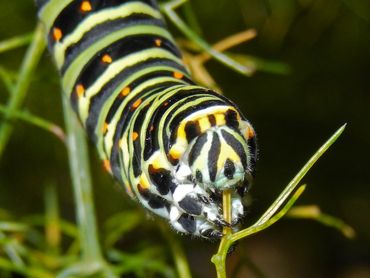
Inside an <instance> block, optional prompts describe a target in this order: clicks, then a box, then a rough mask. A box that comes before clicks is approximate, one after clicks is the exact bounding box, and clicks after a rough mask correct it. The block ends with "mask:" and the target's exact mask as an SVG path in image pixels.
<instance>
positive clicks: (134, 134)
mask: <svg viewBox="0 0 370 278" xmlns="http://www.w3.org/2000/svg"><path fill="white" fill-rule="evenodd" d="M138 137H139V133H137V132H136V131H134V132H133V133H132V140H134V141H135V140H136V139H137V138H138Z"/></svg>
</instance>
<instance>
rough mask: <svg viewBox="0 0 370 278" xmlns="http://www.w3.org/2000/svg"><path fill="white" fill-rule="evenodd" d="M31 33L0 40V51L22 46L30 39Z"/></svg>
mask: <svg viewBox="0 0 370 278" xmlns="http://www.w3.org/2000/svg"><path fill="white" fill-rule="evenodd" d="M32 37H33V34H25V35H20V36H16V37H14V38H11V39H7V40H5V41H1V42H0V53H2V52H5V51H9V50H12V49H14V48H18V47H22V46H24V45H27V44H29V43H30V42H31V41H32Z"/></svg>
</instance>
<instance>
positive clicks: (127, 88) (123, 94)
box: [121, 87, 131, 97]
mask: <svg viewBox="0 0 370 278" xmlns="http://www.w3.org/2000/svg"><path fill="white" fill-rule="evenodd" d="M130 92H131V89H130V87H126V88H124V89H123V90H122V91H121V95H122V96H124V97H125V96H127V95H128V94H129V93H130Z"/></svg>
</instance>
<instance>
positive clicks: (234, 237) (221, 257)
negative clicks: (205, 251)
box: [211, 125, 346, 278]
mask: <svg viewBox="0 0 370 278" xmlns="http://www.w3.org/2000/svg"><path fill="white" fill-rule="evenodd" d="M345 126H346V125H343V126H342V127H340V128H339V129H338V130H337V131H336V132H335V133H334V134H333V135H332V136H331V137H330V138H329V139H328V140H327V141H326V142H325V143H324V144H323V145H322V146H321V147H320V148H319V149H318V150H317V151H316V153H315V154H314V155H313V156H312V157H311V158H310V159H309V160H308V161H307V163H306V164H305V165H304V166H303V167H302V169H301V170H300V171H299V172H298V174H297V175H296V176H295V177H294V178H293V179H292V180H291V182H290V183H289V184H288V185H287V186H286V187H285V189H284V190H283V192H282V193H281V194H280V195H279V197H278V198H277V199H276V200H275V201H274V202H273V204H272V205H271V206H270V207H269V208H268V209H267V210H266V212H265V213H264V214H263V215H262V216H261V217H260V218H259V219H258V220H257V222H256V223H254V224H253V225H251V226H250V227H248V228H246V229H243V230H241V231H239V232H237V233H234V234H231V233H226V234H225V235H224V236H223V237H222V239H221V242H220V245H219V248H218V252H217V253H216V254H215V255H213V256H212V259H211V261H212V262H213V263H214V265H215V267H216V271H217V277H219V278H226V255H227V252H228V250H229V248H230V246H231V245H232V244H233V243H234V242H236V241H238V240H240V239H242V238H244V237H247V236H250V235H252V234H255V233H257V232H259V231H262V230H264V229H266V228H268V227H269V226H271V225H272V224H274V223H275V222H276V221H278V220H279V219H281V218H282V217H283V216H284V215H285V214H286V213H287V212H288V210H289V209H290V208H291V207H292V206H293V204H294V203H295V202H296V200H297V199H298V198H299V196H300V195H301V194H302V193H303V191H304V189H305V185H303V186H301V187H298V189H297V186H298V183H299V182H300V181H301V180H302V178H303V177H304V176H305V175H306V173H307V172H308V171H309V170H310V168H311V167H312V166H313V165H314V164H315V163H316V161H317V160H318V159H319V158H320V157H321V156H322V155H323V154H324V153H325V151H326V150H327V149H328V148H329V147H330V146H331V145H332V144H333V143H334V142H335V141H336V140H337V139H338V137H339V136H340V135H341V134H342V132H343V131H344V129H345ZM289 197H290V199H288V198H289ZM284 203H285V205H284ZM283 205H284V206H283ZM282 206H283V208H281V207H282ZM279 210H280V211H279ZM278 211H279V212H278Z"/></svg>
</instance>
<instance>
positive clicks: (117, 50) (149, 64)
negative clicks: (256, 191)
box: [37, 0, 257, 239]
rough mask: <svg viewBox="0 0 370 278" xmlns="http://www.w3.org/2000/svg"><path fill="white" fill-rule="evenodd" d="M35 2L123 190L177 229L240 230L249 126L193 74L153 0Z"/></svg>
mask: <svg viewBox="0 0 370 278" xmlns="http://www.w3.org/2000/svg"><path fill="white" fill-rule="evenodd" d="M37 4H38V8H39V18H40V20H41V22H43V24H44V26H45V29H46V33H47V41H48V47H49V51H50V53H51V54H52V56H53V58H54V60H55V64H56V66H57V68H58V70H59V72H60V75H61V82H62V87H63V90H64V92H65V95H66V97H68V98H69V100H70V102H71V105H72V107H73V109H74V110H75V112H76V113H77V114H78V116H79V118H80V120H81V122H82V124H83V126H84V128H85V129H86V132H87V133H88V135H89V137H90V138H91V139H92V140H93V142H94V143H95V144H96V146H97V149H98V152H99V155H100V157H101V159H102V161H103V165H104V167H105V168H106V170H107V171H108V172H110V173H111V174H112V175H113V176H114V177H115V178H116V179H117V180H118V181H119V183H121V184H122V185H123V186H124V187H125V189H126V191H127V193H128V195H129V196H131V197H132V198H134V199H136V200H137V201H138V202H139V203H141V204H142V205H143V206H144V207H145V208H147V209H148V210H149V211H151V212H153V213H155V214H157V215H159V216H161V217H163V218H165V219H168V221H169V223H170V224H171V226H172V227H173V228H174V229H175V230H177V231H179V232H182V233H187V234H191V235H195V236H201V237H204V238H210V239H216V238H220V237H221V236H222V227H224V226H231V227H232V228H233V229H234V230H237V228H238V223H239V222H240V219H242V217H243V216H244V206H243V204H242V198H243V195H244V194H245V193H246V192H247V190H248V189H249V185H250V183H251V181H252V178H253V175H254V167H255V161H256V152H257V149H256V140H255V133H254V130H253V128H252V126H251V125H250V123H249V122H248V121H247V120H246V119H245V117H244V116H243V115H242V114H241V112H240V111H239V109H238V108H237V107H236V105H235V104H234V103H232V102H231V101H230V100H228V99H227V98H226V97H224V96H221V95H219V94H217V93H216V92H214V91H212V90H209V89H207V88H204V87H201V86H198V85H196V84H194V82H193V81H192V79H191V76H190V74H189V73H188V71H187V69H186V67H185V65H184V64H183V62H182V56H181V53H180V51H179V49H178V48H177V46H176V44H175V42H174V39H173V38H172V36H171V35H170V34H169V32H168V31H167V29H166V26H165V23H164V21H163V19H162V16H161V14H160V12H159V10H158V7H157V4H156V2H155V1H154V0H95V1H93V0H91V1H88V0H49V1H48V0H39V1H37ZM224 190H231V192H232V198H231V204H232V222H231V223H226V221H225V220H224V219H223V216H222V192H223V191H224Z"/></svg>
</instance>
